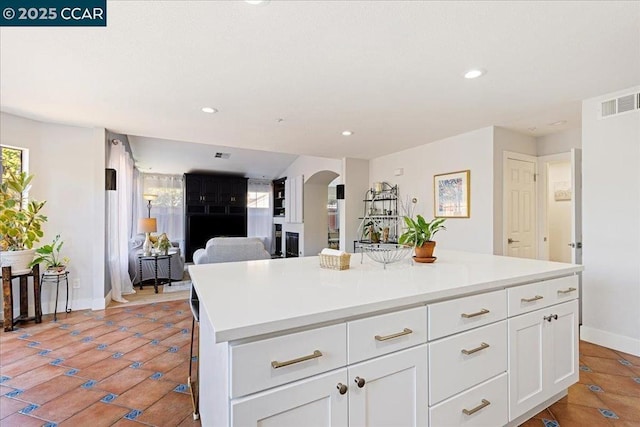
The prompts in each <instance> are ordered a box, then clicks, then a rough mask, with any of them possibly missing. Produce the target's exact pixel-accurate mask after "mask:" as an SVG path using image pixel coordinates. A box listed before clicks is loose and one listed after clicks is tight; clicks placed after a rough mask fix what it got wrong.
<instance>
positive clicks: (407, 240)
mask: <svg viewBox="0 0 640 427" xmlns="http://www.w3.org/2000/svg"><path fill="white" fill-rule="evenodd" d="M444 221H445V218H436V219H434V220H433V221H431V222H427V221H426V220H425V219H424V218H423V217H422V215H418V216H416V219H415V220H414V219H412V218H410V217H408V216H405V217H404V222H405V224H406V225H407V231H405V232H404V233H402V235H401V236H400V239H398V243H400V244H401V245H411V246H414V247H415V252H416V259H418V260H427V259H430V260H433V259H434V258H433V250H434V248H435V246H436V242H435V241H433V240H432V239H433V236H434V235H435V234H436V233H437V232H438V231H440V230H446V228H445V226H444V225H442V223H443V222H444Z"/></svg>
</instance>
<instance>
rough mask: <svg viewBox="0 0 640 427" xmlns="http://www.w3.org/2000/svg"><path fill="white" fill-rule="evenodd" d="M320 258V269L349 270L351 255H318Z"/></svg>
mask: <svg viewBox="0 0 640 427" xmlns="http://www.w3.org/2000/svg"><path fill="white" fill-rule="evenodd" d="M318 256H319V257H320V267H322V268H329V269H331V270H348V269H349V262H350V260H351V254H349V253H344V254H342V255H325V254H318Z"/></svg>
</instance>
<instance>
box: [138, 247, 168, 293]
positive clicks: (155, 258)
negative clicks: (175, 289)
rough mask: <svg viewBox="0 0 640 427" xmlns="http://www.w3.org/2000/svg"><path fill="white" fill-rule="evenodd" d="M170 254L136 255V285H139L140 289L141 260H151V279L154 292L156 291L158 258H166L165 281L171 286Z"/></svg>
mask: <svg viewBox="0 0 640 427" xmlns="http://www.w3.org/2000/svg"><path fill="white" fill-rule="evenodd" d="M171 255H172V254H169V255H159V254H154V255H142V254H140V255H138V277H139V278H140V279H139V280H140V282H138V285H139V286H140V289H142V286H143V285H142V282H143V280H142V262H143V261H144V262H153V273H154V281H153V289H154V290H155V293H156V294H157V293H158V260H167V264H168V266H169V276H168V277H167V282H168V283H169V286H171Z"/></svg>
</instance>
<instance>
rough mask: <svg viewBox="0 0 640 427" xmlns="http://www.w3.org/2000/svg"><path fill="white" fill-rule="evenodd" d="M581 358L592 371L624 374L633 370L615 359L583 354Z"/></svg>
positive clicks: (628, 373)
mask: <svg viewBox="0 0 640 427" xmlns="http://www.w3.org/2000/svg"><path fill="white" fill-rule="evenodd" d="M582 360H583V361H584V363H585V364H586V365H587V366H588V367H589V368H590V369H591V370H592V371H593V372H597V373H602V374H613V375H626V376H631V375H633V372H632V371H631V370H630V369H629V368H628V367H627V366H624V365H623V364H621V363H620V362H618V360H617V359H605V358H602V357H591V356H584V357H582Z"/></svg>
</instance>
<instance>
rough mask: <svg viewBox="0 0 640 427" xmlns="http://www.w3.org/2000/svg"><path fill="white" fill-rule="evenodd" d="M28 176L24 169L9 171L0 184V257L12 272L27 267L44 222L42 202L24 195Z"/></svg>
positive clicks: (28, 183) (29, 183)
mask: <svg viewBox="0 0 640 427" xmlns="http://www.w3.org/2000/svg"><path fill="white" fill-rule="evenodd" d="M32 179H33V175H28V174H27V173H26V172H21V173H15V172H13V171H9V176H8V177H7V178H6V179H5V180H4V182H3V183H2V184H1V185H0V251H2V252H0V259H1V260H2V266H10V267H11V268H12V269H13V271H15V272H17V271H22V270H26V269H27V268H28V265H29V263H30V262H31V260H32V259H33V256H34V253H35V249H33V245H34V243H37V242H38V241H39V240H40V238H41V237H42V236H43V235H44V234H43V232H42V224H44V223H45V222H46V221H47V217H46V216H44V215H42V214H41V213H40V211H41V210H42V208H43V207H44V205H45V203H46V202H37V201H35V200H28V198H27V193H28V191H29V189H30V188H31V180H32Z"/></svg>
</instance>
